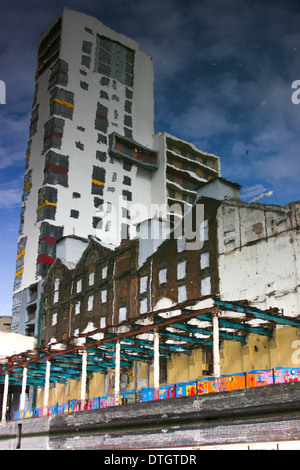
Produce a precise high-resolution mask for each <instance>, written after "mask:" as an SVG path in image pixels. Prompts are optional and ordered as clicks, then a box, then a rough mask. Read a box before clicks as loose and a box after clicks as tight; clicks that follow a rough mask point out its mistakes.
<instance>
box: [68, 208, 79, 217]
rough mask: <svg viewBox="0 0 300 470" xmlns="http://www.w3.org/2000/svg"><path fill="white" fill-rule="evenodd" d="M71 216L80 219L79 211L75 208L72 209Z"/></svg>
mask: <svg viewBox="0 0 300 470" xmlns="http://www.w3.org/2000/svg"><path fill="white" fill-rule="evenodd" d="M70 217H73V218H74V219H78V217H79V211H76V210H74V209H71V211H70Z"/></svg>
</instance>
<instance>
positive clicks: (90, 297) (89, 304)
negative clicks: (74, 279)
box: [88, 295, 94, 312]
mask: <svg viewBox="0 0 300 470" xmlns="http://www.w3.org/2000/svg"><path fill="white" fill-rule="evenodd" d="M93 307H94V296H93V295H90V296H89V298H88V311H89V312H90V311H91V310H93Z"/></svg>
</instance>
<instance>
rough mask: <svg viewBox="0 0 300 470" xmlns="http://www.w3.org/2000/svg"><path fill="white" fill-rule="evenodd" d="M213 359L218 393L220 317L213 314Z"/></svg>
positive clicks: (215, 313)
mask: <svg viewBox="0 0 300 470" xmlns="http://www.w3.org/2000/svg"><path fill="white" fill-rule="evenodd" d="M213 358H214V376H215V378H216V382H215V383H216V392H219V391H220V375H221V369H220V350H219V315H218V312H213Z"/></svg>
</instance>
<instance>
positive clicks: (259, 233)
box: [217, 202, 300, 316]
mask: <svg viewBox="0 0 300 470" xmlns="http://www.w3.org/2000/svg"><path fill="white" fill-rule="evenodd" d="M298 220H299V204H298V203H295V204H294V205H291V206H290V207H288V208H280V207H276V206H263V205H259V204H257V205H253V204H252V205H246V204H240V203H233V202H231V203H223V204H222V206H221V207H220V208H219V210H218V214H217V222H218V245H219V261H218V265H219V277H220V296H221V297H222V298H224V299H227V300H244V299H247V300H248V301H250V302H251V303H252V304H255V305H256V306H257V307H258V308H262V309H265V308H269V307H278V308H280V309H282V308H283V309H284V311H285V313H286V315H290V316H293V315H295V316H296V315H299V313H300V308H299V287H300V277H299V276H300V232H299V230H298V222H297V221H298Z"/></svg>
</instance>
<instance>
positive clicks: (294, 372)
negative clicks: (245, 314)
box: [274, 367, 300, 384]
mask: <svg viewBox="0 0 300 470" xmlns="http://www.w3.org/2000/svg"><path fill="white" fill-rule="evenodd" d="M274 375H275V383H277V384H281V383H285V382H300V368H298V367H275V369H274Z"/></svg>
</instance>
